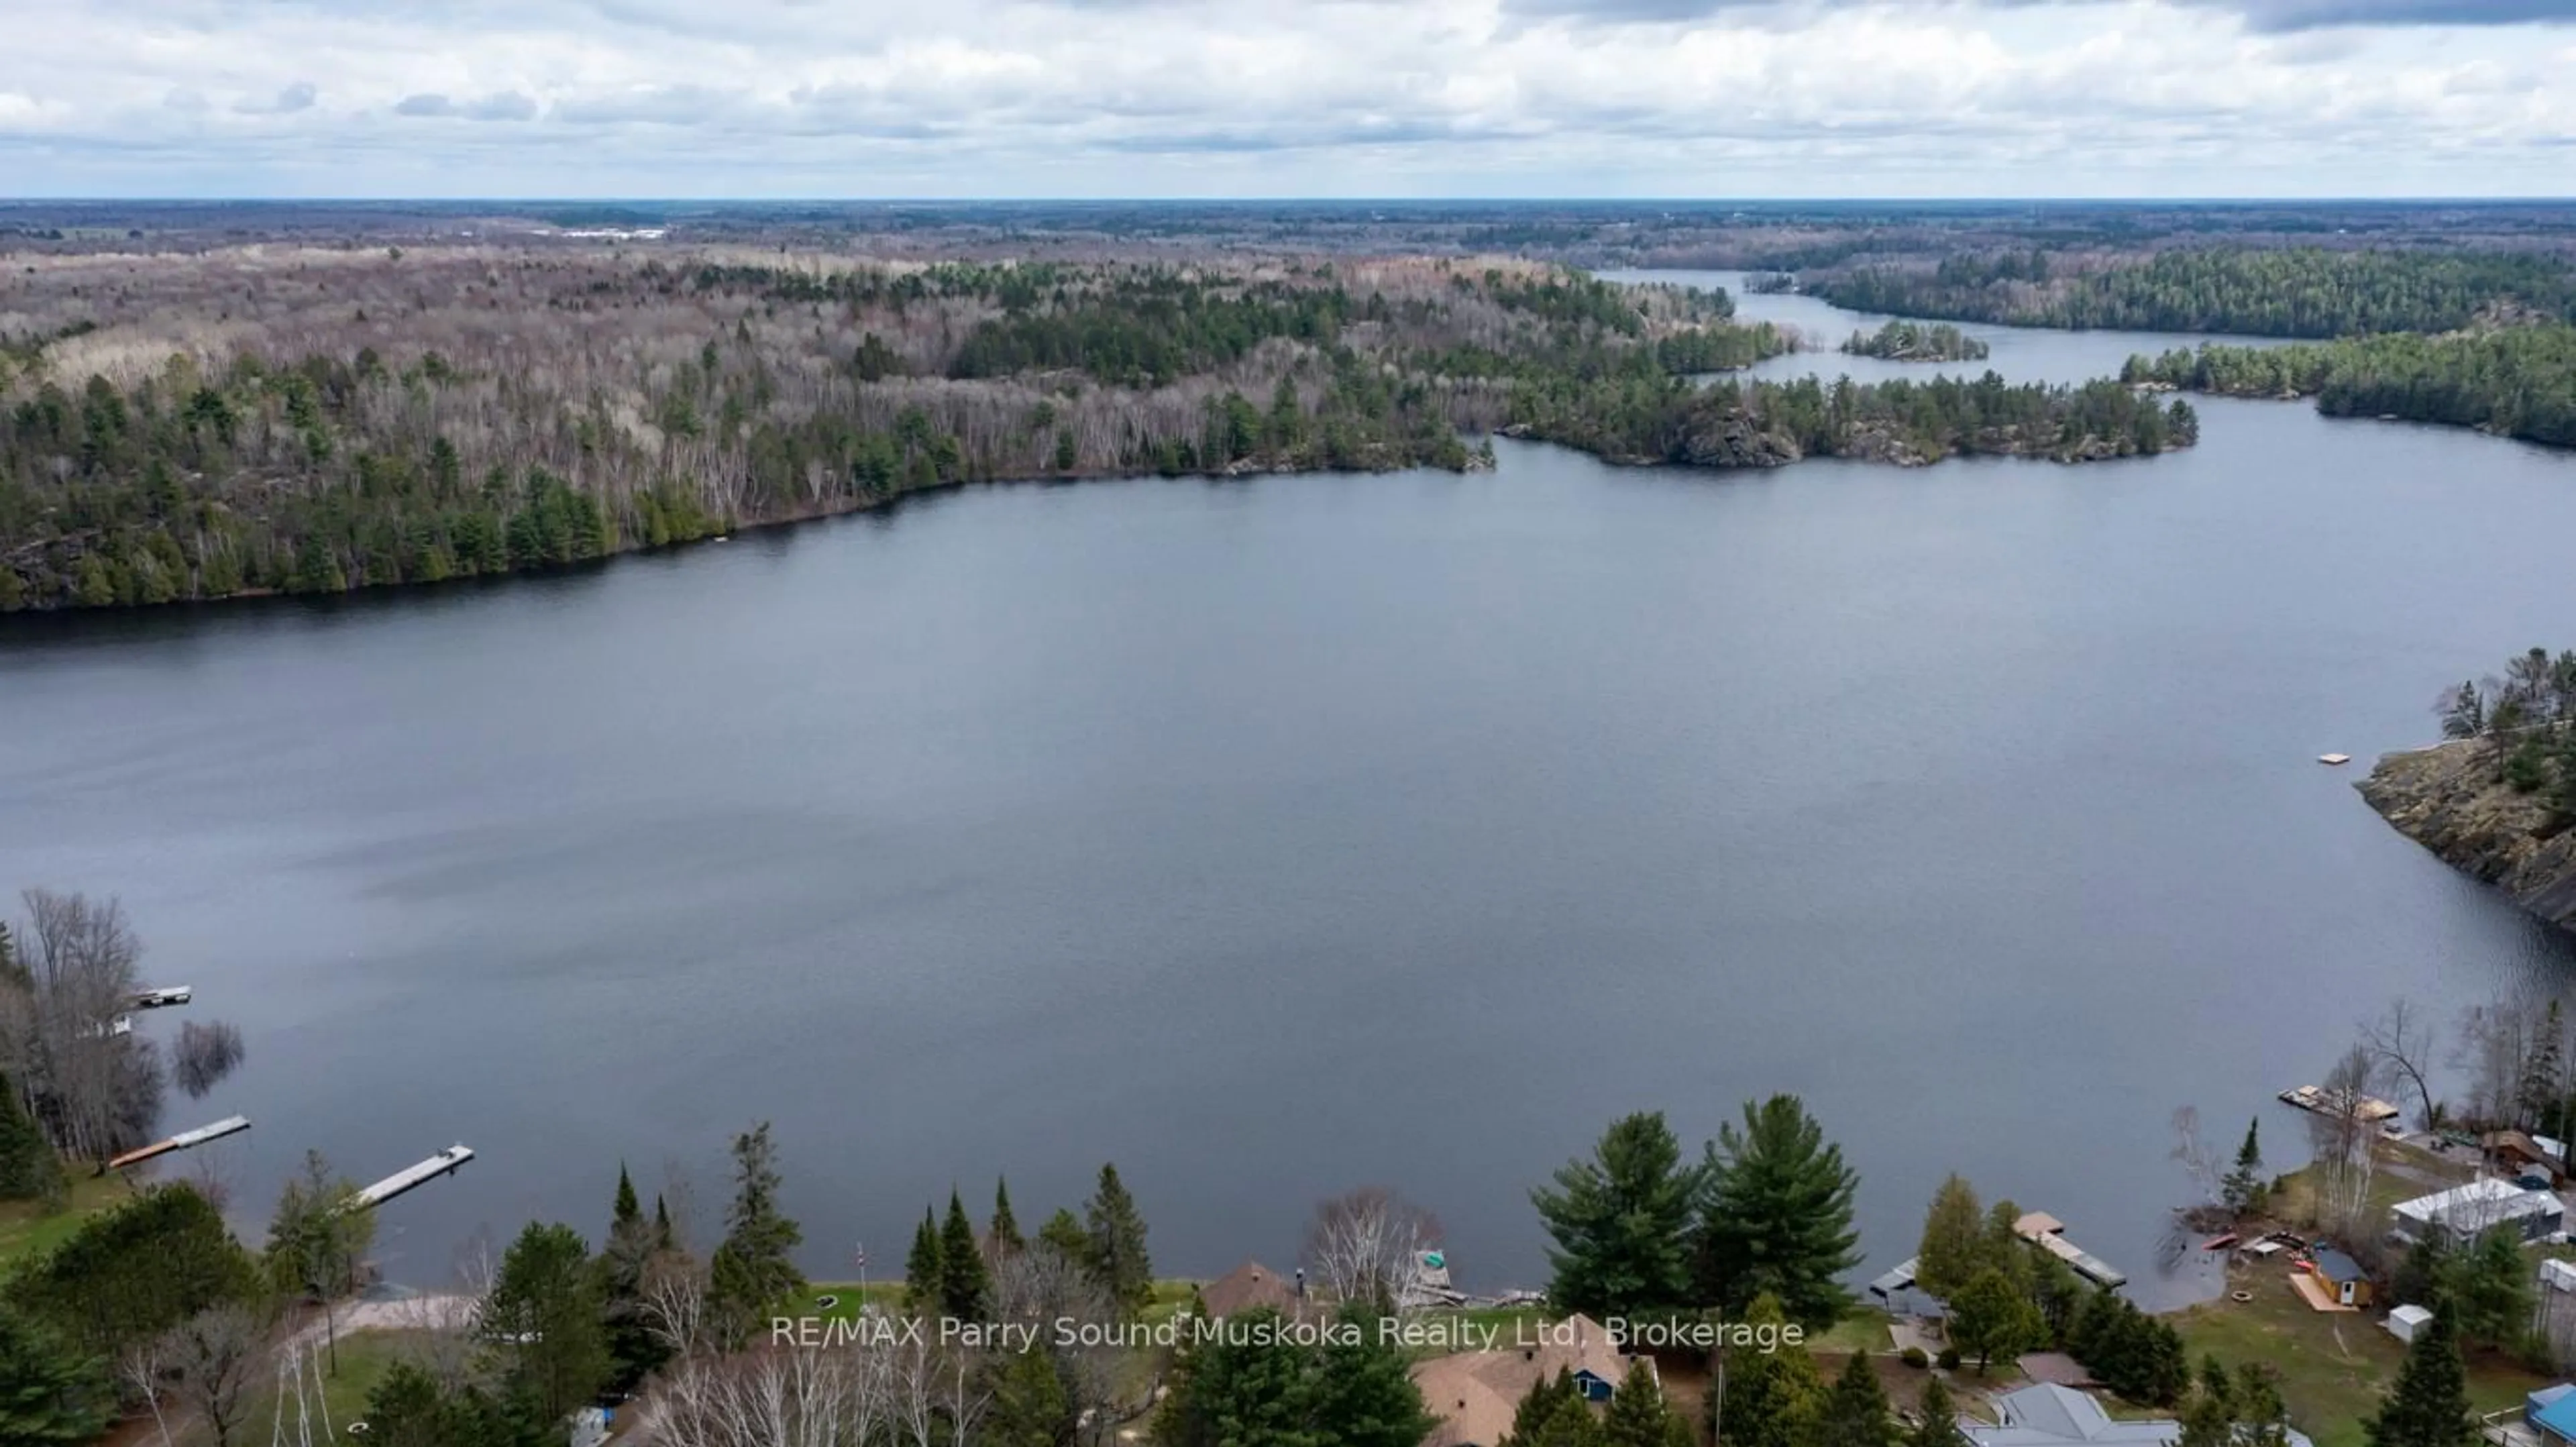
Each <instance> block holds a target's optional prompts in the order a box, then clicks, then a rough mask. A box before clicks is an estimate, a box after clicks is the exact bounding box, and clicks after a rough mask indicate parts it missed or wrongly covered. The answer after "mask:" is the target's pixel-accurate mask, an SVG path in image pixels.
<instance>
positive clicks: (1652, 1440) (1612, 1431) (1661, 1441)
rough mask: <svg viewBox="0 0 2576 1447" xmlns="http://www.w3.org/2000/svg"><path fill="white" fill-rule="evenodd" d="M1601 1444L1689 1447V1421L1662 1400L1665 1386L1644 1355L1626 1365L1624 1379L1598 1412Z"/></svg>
mask: <svg viewBox="0 0 2576 1447" xmlns="http://www.w3.org/2000/svg"><path fill="white" fill-rule="evenodd" d="M1601 1438H1602V1442H1603V1444H1604V1447H1692V1439H1691V1430H1690V1422H1689V1420H1688V1419H1687V1418H1685V1417H1684V1416H1683V1415H1682V1414H1681V1413H1679V1412H1676V1411H1674V1410H1673V1409H1672V1404H1670V1403H1668V1402H1666V1401H1665V1400H1664V1389H1663V1386H1662V1384H1661V1383H1659V1382H1658V1381H1657V1380H1656V1378H1655V1371H1654V1369H1653V1368H1652V1367H1651V1366H1649V1365H1647V1363H1646V1361H1645V1359H1644V1358H1642V1357H1641V1358H1639V1359H1637V1360H1635V1361H1632V1362H1630V1363H1629V1364H1628V1377H1627V1380H1625V1381H1623V1382H1621V1383H1620V1384H1619V1390H1618V1392H1617V1393H1616V1394H1615V1395H1613V1396H1612V1397H1611V1398H1610V1409H1609V1410H1608V1411H1606V1412H1603V1413H1602V1414H1601Z"/></svg>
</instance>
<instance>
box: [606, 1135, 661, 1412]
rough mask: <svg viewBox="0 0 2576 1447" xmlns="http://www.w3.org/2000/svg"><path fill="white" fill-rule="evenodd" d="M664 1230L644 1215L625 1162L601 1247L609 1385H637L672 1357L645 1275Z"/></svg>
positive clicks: (618, 1169)
mask: <svg viewBox="0 0 2576 1447" xmlns="http://www.w3.org/2000/svg"><path fill="white" fill-rule="evenodd" d="M660 1234H661V1233H660V1229H659V1228H658V1227H657V1226H656V1224H655V1223H653V1222H650V1221H647V1220H645V1219H644V1208H643V1206H642V1205H641V1203H640V1202H639V1201H638V1200H637V1199H636V1195H635V1182H634V1179H633V1178H632V1177H630V1176H629V1175H628V1174H627V1172H626V1165H625V1163H624V1162H623V1161H621V1162H619V1163H618V1166H617V1196H616V1200H615V1203H614V1204H613V1205H612V1206H611V1207H610V1208H609V1217H608V1240H607V1241H606V1243H605V1244H603V1245H602V1246H601V1247H600V1249H599V1284H600V1298H601V1309H602V1313H603V1317H604V1319H605V1321H606V1322H607V1326H608V1357H609V1362H610V1365H611V1368H612V1370H611V1371H610V1373H609V1385H611V1386H613V1387H616V1388H618V1389H620V1390H629V1389H632V1388H633V1387H634V1386H635V1385H636V1384H637V1383H639V1382H641V1381H643V1380H644V1379H645V1378H646V1377H648V1376H650V1375H652V1374H653V1372H654V1371H656V1370H657V1369H659V1368H660V1367H661V1365H662V1364H663V1363H664V1362H666V1361H668V1360H669V1359H670V1351H669V1349H668V1348H667V1347H665V1346H664V1345H663V1343H662V1339H661V1337H660V1335H659V1334H657V1333H656V1332H654V1331H653V1329H652V1327H651V1325H650V1324H649V1319H648V1317H647V1316H646V1313H645V1310H644V1273H645V1268H646V1267H647V1266H648V1265H650V1264H651V1262H652V1260H653V1257H654V1255H655V1254H656V1253H657V1252H659V1251H660V1250H662V1249H663V1247H662V1246H661V1244H660Z"/></svg>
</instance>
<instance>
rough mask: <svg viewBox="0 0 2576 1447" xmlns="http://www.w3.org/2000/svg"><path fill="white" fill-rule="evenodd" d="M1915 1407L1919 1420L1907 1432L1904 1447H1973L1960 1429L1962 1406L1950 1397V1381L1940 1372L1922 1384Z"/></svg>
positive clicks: (1966, 1435)
mask: <svg viewBox="0 0 2576 1447" xmlns="http://www.w3.org/2000/svg"><path fill="white" fill-rule="evenodd" d="M1915 1410H1916V1412H1917V1414H1918V1415H1919V1417H1920V1420H1919V1421H1917V1422H1916V1423H1915V1424H1914V1430H1912V1431H1910V1432H1908V1433H1906V1434H1905V1447H1970V1444H1969V1442H1968V1434H1967V1433H1966V1432H1963V1431H1961V1430H1960V1429H1959V1408H1958V1405H1957V1404H1956V1403H1954V1402H1952V1401H1951V1400H1950V1387H1949V1384H1948V1383H1946V1382H1944V1381H1942V1380H1941V1378H1940V1376H1939V1375H1938V1374H1935V1375H1934V1376H1933V1377H1932V1379H1931V1380H1929V1381H1927V1382H1925V1383H1924V1384H1923V1396H1922V1398H1921V1399H1920V1400H1919V1401H1917V1402H1916V1403H1915Z"/></svg>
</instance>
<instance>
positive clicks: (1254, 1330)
mask: <svg viewBox="0 0 2576 1447" xmlns="http://www.w3.org/2000/svg"><path fill="white" fill-rule="evenodd" d="M1236 1320H1237V1321H1238V1322H1239V1323H1240V1324H1241V1327H1242V1329H1241V1330H1239V1331H1228V1332H1221V1333H1218V1334H1217V1335H1215V1336H1213V1337H1211V1338H1209V1339H1208V1340H1206V1341H1204V1342H1202V1343H1200V1344H1199V1348H1198V1352H1197V1355H1196V1360H1194V1361H1193V1362H1192V1363H1191V1366H1190V1372H1189V1377H1188V1380H1187V1381H1186V1382H1185V1383H1183V1384H1182V1385H1181V1386H1180V1387H1178V1388H1175V1389H1174V1391H1173V1393H1172V1398H1171V1400H1169V1401H1167V1403H1166V1405H1167V1406H1172V1405H1173V1403H1175V1402H1177V1403H1178V1405H1177V1406H1176V1407H1174V1409H1173V1410H1172V1411H1171V1412H1170V1413H1169V1414H1168V1417H1169V1424H1168V1426H1166V1425H1165V1423H1164V1422H1163V1420H1162V1419H1158V1421H1157V1428H1156V1431H1155V1434H1154V1440H1155V1444H1156V1447H1298V1444H1303V1443H1306V1442H1311V1441H1318V1440H1320V1439H1319V1438H1317V1437H1315V1436H1313V1435H1312V1433H1311V1423H1312V1421H1313V1416H1314V1412H1313V1408H1314V1386H1315V1383H1314V1373H1313V1371H1312V1369H1311V1365H1310V1363H1309V1361H1308V1358H1307V1353H1306V1351H1305V1350H1304V1349H1303V1348H1302V1347H1300V1346H1299V1345H1298V1344H1297V1343H1296V1341H1295V1340H1294V1339H1293V1338H1292V1337H1290V1336H1289V1335H1288V1334H1287V1333H1285V1332H1283V1331H1280V1330H1279V1328H1278V1320H1279V1314H1278V1313H1277V1312H1275V1311H1272V1310H1271V1309H1270V1308H1268V1307H1256V1308H1254V1309H1253V1310H1251V1311H1247V1312H1245V1313H1244V1314H1243V1315H1242V1316H1241V1317H1240V1318H1237V1319H1236ZM1184 1396H1186V1398H1187V1400H1186V1401H1180V1399H1181V1398H1183V1397H1184ZM1167 1431H1168V1432H1169V1433H1170V1435H1169V1436H1167V1435H1166V1432H1167Z"/></svg>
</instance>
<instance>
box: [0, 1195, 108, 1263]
mask: <svg viewBox="0 0 2576 1447" xmlns="http://www.w3.org/2000/svg"><path fill="white" fill-rule="evenodd" d="M133 1194H134V1192H133V1190H132V1189H131V1188H130V1187H128V1186H127V1185H126V1184H125V1182H124V1181H123V1180H122V1179H120V1178H118V1177H115V1176H93V1175H90V1174H89V1173H88V1172H87V1171H77V1172H75V1173H74V1175H73V1177H72V1192H71V1203H70V1205H69V1206H68V1207H67V1208H66V1209H64V1210H60V1211H55V1212H51V1213H47V1212H46V1211H44V1210H43V1209H42V1208H40V1207H38V1206H37V1205H36V1203H35V1202H33V1201H0V1275H6V1274H7V1273H8V1271H9V1269H10V1268H11V1267H13V1266H15V1265H17V1264H18V1261H19V1259H20V1258H22V1257H27V1256H34V1255H38V1254H40V1253H43V1252H46V1251H50V1250H52V1249H53V1248H55V1247H56V1246H59V1245H61V1244H62V1243H63V1242H65V1241H67V1240H69V1239H70V1238H71V1234H72V1233H73V1232H75V1231H77V1230H79V1229H80V1225H81V1222H83V1221H84V1220H87V1219H88V1218H89V1217H90V1216H91V1215H93V1214H95V1213H97V1212H99V1211H103V1210H106V1209H107V1208H108V1207H110V1206H113V1205H115V1204H117V1203H118V1202H120V1201H124V1200H128V1199H131V1198H132V1196H133Z"/></svg>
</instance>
